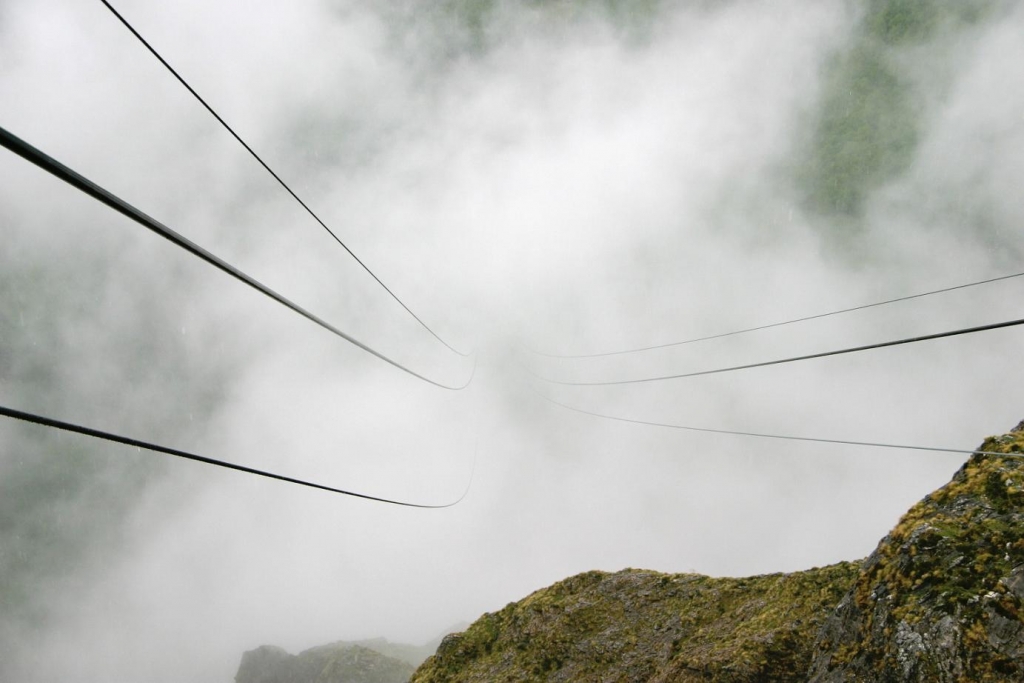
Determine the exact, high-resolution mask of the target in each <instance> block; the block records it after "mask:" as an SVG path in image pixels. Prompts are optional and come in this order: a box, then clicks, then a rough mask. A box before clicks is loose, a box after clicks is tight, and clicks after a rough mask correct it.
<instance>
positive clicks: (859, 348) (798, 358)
mask: <svg viewBox="0 0 1024 683" xmlns="http://www.w3.org/2000/svg"><path fill="white" fill-rule="evenodd" d="M1022 324H1024V318H1021V319H1018V320H1007V321H1006V322H1001V323H991V324H989V325H979V326H977V327H965V328H963V329H959V330H951V331H949V332H938V333H936V334H926V335H921V336H918V337H909V338H907V339H896V340H893V341H887V342H879V343H877V344H865V345H864V346H854V347H850V348H846V349H836V350H834V351H823V352H821V353H811V354H807V355H805V356H794V357H792V358H780V359H778V360H769V361H764V362H761V363H748V364H746V365H734V366H732V367H727V368H716V369H714V370H700V371H698V372H685V373H680V374H678V375H659V376H657V377H641V378H637V379H620V380H608V381H601V382H566V381H562V380H557V379H551V378H549V377H544V376H542V375H538V374H536V373H534V372H530V374H531V375H533V376H534V377H536V378H537V379H539V380H543V381H545V382H548V383H550V384H562V385H566V386H575V387H596V386H612V385H618V384H640V383H642V382H661V381H664V380H670V379H683V378H685V377H700V376H702V375H715V374H718V373H722V372H733V371H735V370H749V369H751V368H763V367H767V366H769V365H782V364H783V363H795V362H797V361H803V360H811V359H814V358H827V357H828V356H838V355H842V354H845V353H857V352H859V351H870V350H872V349H882V348H886V347H889V346H899V345H901V344H914V343H917V342H923V341H929V340H931V339H942V338H944V337H955V336H958V335H962V334H973V333H975V332H986V331H988V330H998V329H1001V328H1004V327H1013V326H1015V325H1022Z"/></svg>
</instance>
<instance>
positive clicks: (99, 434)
mask: <svg viewBox="0 0 1024 683" xmlns="http://www.w3.org/2000/svg"><path fill="white" fill-rule="evenodd" d="M0 415H4V416H5V417H10V418H13V419H15V420H22V421H23V422H30V423H32V424H37V425H41V426H43V427H50V428H52V429H60V430H63V431H66V432H73V433H75V434H82V435H84V436H91V437H93V438H95V439H102V440H104V441H112V442H114V443H119V444H124V445H125V446H135V447H136V448H144V449H146V450H148V451H154V452H156V453H163V454H165V455H173V456H174V457H176V458H183V459H185V460H192V461H195V462H201V463H203V464H206V465H214V466H215V467H223V468H226V469H229V470H235V471H236V472H244V473H246V474H254V475H256V476H258V477H266V478H267V479H276V480H277V481H283V482H286V483H288V484H296V485H298V486H308V487H309V488H313V489H319V490H321V491H327V492H329V493H340V494H341V495H343V496H353V497H354V498H363V499H365V500H373V501H376V502H378V503H388V504H389V505H401V506H403V507H411V508H428V509H440V508H450V507H452V506H453V505H457V504H458V503H460V502H461V501H462V499H463V498H465V497H466V495H467V494H468V493H469V489H470V486H471V485H472V482H473V479H472V474H471V475H470V483H469V484H467V486H466V490H465V491H464V492H463V493H462V495H461V496H459V498H458V500H455V501H454V502H451V503H444V504H443V505H427V504H424V503H409V502H406V501H401V500H392V499H390V498H380V497H378V496H371V495H367V494H365V493H356V492H355V491H346V490H344V489H338V488H334V487H333V486H327V485H325V484H318V483H316V482H312V481H305V480H303V479H295V478H294V477H286V476H285V475H283V474H275V473H273V472H267V471H266V470H258V469H256V468H254V467H246V466H245V465H236V464H234V463H230V462H226V461H224V460H217V459H215V458H208V457H206V456H203V455H197V454H195V453H189V452H188V451H180V450H178V449H176V448H168V447H167V446H161V445H159V444H155V443H149V442H148V441H142V440H140V439H133V438H131V437H129V436H121V435H119V434H113V433H111V432H105V431H102V430H99V429H93V428H91V427H83V426H82V425H77V424H73V423H71V422H63V421H61V420H55V419H53V418H50V417H45V416H43V415H36V414H34V413H27V412H24V411H21V410H15V409H14V408H8V407H6V406H0ZM473 468H474V472H475V469H476V456H475V455H474V456H473Z"/></svg>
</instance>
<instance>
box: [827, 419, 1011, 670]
mask: <svg viewBox="0 0 1024 683" xmlns="http://www.w3.org/2000/svg"><path fill="white" fill-rule="evenodd" d="M979 450H983V451H995V452H1002V453H1007V454H1008V455H1016V454H1017V453H1020V452H1021V451H1022V450H1024V422H1022V423H1021V424H1020V425H1018V426H1017V428H1016V429H1015V430H1014V431H1013V432H1011V433H1010V434H1007V435H1004V436H1000V437H994V438H990V439H988V440H986V441H985V443H983V444H982V445H981V447H980V448H979ZM815 652H816V654H815V657H814V660H813V663H812V665H811V668H810V672H809V676H810V681H811V683H845V682H848V681H849V682H852V681H858V682H866V683H874V682H877V683H912V682H913V683H917V682H921V683H924V682H928V683H960V682H963V681H972V682H973V681H1007V682H1009V681H1014V682H1019V681H1024V459H1022V458H1019V457H1007V458H1001V457H998V456H980V455H974V456H972V457H971V459H970V460H969V461H968V462H967V464H965V465H964V466H963V468H961V469H960V471H959V472H957V474H956V476H954V478H953V480H952V481H951V482H950V483H949V484H947V485H946V486H944V487H943V488H941V489H939V490H938V491H935V492H934V493H932V494H931V495H929V496H927V497H926V498H925V499H924V500H922V501H921V502H920V503H918V504H917V505H915V506H914V507H913V508H911V509H910V511H908V512H907V514H906V515H905V516H904V517H903V519H902V520H901V521H900V523H899V524H898V525H897V526H896V528H895V529H893V531H892V532H890V534H889V535H888V536H886V537H885V538H884V539H882V542H881V543H879V545H878V548H877V549H876V550H875V552H874V553H872V555H871V556H870V557H868V559H867V560H865V562H864V565H863V567H862V569H861V572H860V574H859V576H858V577H857V579H856V581H855V583H854V586H853V588H852V589H851V590H850V592H849V593H848V594H847V595H846V596H845V597H844V598H843V600H842V602H840V604H839V606H838V607H836V609H835V611H834V612H833V614H832V615H831V616H829V618H828V619H827V620H826V621H825V623H824V625H823V626H822V628H821V631H820V633H819V635H818V642H817V646H816V648H815Z"/></svg>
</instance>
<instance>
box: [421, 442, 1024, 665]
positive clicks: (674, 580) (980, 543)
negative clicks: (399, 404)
mask: <svg viewBox="0 0 1024 683" xmlns="http://www.w3.org/2000/svg"><path fill="white" fill-rule="evenodd" d="M978 450H979V451H986V452H990V453H996V455H991V454H989V455H982V454H979V453H975V454H974V455H972V456H971V457H970V459H969V460H968V461H967V463H966V464H965V465H964V466H963V467H962V468H961V469H960V471H958V472H957V473H956V475H955V476H954V477H953V480H952V481H951V482H950V483H949V484H947V485H946V486H944V487H942V488H941V489H939V490H938V491H935V492H934V493H932V494H930V495H929V496H927V497H926V498H925V499H924V500H922V501H921V502H920V503H918V504H917V505H915V506H914V507H913V508H911V509H910V511H908V512H907V514H906V515H904V517H903V519H902V520H900V522H899V524H898V525H897V526H896V528H895V529H893V531H892V532H891V533H890V534H889V535H888V536H886V537H885V538H884V539H883V540H882V541H881V543H880V544H879V546H878V548H877V549H876V550H875V552H874V553H872V554H871V556H870V557H868V558H867V559H866V560H864V561H863V562H857V563H841V564H837V565H833V566H830V567H824V568H820V569H811V570H808V571H804V572H796V573H793V574H773V575H767V576H755V577H751V578H746V579H715V578H709V577H706V576H699V575H693V574H660V573H657V572H652V571H640V570H634V569H627V570H625V571H621V572H617V573H614V574H609V573H605V572H596V571H595V572H587V573H584V574H580V575H578V576H574V577H572V578H569V579H566V580H565V581H561V582H559V583H557V584H555V585H553V586H551V587H549V588H545V589H542V590H539V591H537V592H535V593H533V594H532V595H530V596H528V597H526V598H525V599H523V600H521V601H519V602H516V603H512V604H509V605H508V606H506V607H505V608H504V609H502V610H500V611H498V612H495V613H491V614H485V615H484V616H482V617H481V618H480V619H478V620H477V621H476V622H475V623H473V624H472V625H471V626H470V627H469V628H468V629H466V631H464V632H463V633H458V634H453V635H450V636H448V637H447V638H445V639H444V641H442V643H441V645H440V647H439V648H438V650H437V652H436V653H435V654H434V656H433V657H431V658H429V659H428V660H427V661H426V662H424V664H423V665H422V666H421V667H420V668H419V669H417V671H416V673H415V674H414V675H413V677H412V683H490V682H491V681H504V682H507V683H517V682H525V681H551V682H563V681H565V682H568V681H595V682H597V681H601V682H604V681H609V682H611V681H616V682H617V681H622V682H630V683H633V682H639V681H647V682H648V683H670V682H671V683H696V682H697V681H701V682H703V683H707V682H709V681H722V682H729V683H746V682H749V683H754V682H755V681H756V682H758V683H760V682H767V681H772V682H781V683H785V682H794V683H796V682H798V681H799V682H800V683H804V682H807V681H811V682H813V683H847V682H851V683H852V682H853V681H858V682H867V683H911V682H914V683H918V682H920V683H925V682H927V683H954V682H956V683H966V682H972V683H973V682H975V681H1006V682H1010V681H1013V682H1015V683H1019V682H1020V681H1024V606H1022V605H1024V458H1020V457H1015V456H1016V455H1017V454H1024V422H1022V423H1021V424H1020V425H1018V426H1017V428H1016V429H1014V430H1013V431H1012V432H1011V433H1010V434H1007V435H1005V436H1001V437H993V438H990V439H987V440H986V441H985V442H984V443H983V444H982V445H981V447H980V448H979V449H978ZM999 454H1005V456H1008V457H1003V456H1001V455H999Z"/></svg>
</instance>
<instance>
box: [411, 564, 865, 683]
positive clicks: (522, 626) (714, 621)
mask: <svg viewBox="0 0 1024 683" xmlns="http://www.w3.org/2000/svg"><path fill="white" fill-rule="evenodd" d="M856 573H857V565H856V564H854V563H841V564H837V565H833V566H830V567H824V568H821V569H812V570H809V571H805V572H798V573H794V574H770V575H767V576H756V577H751V578H743V579H731V578H722V579H715V578H709V577H707V576H701V575H697V574H661V573H658V572H652V571H642V570H636V569H627V570H624V571H621V572H617V573H614V574H609V573H605V572H598V571H592V572H587V573H585V574H580V575H578V576H574V577H572V578H569V579H566V580H565V581H561V582H559V583H557V584H555V585H554V586H551V587H550V588H545V589H543V590H540V591H537V592H536V593H534V594H532V595H530V596H529V597H527V598H526V599H524V600H522V601H520V602H517V603H512V604H510V605H508V606H507V607H505V608H504V609H503V610H501V611H499V612H496V613H494V614H485V615H484V616H483V617H481V618H480V619H479V620H478V621H477V622H476V623H474V624H473V625H472V626H470V628H469V629H467V630H466V631H465V632H464V633H461V634H454V635H451V636H449V637H448V638H446V639H445V640H444V641H443V642H442V643H441V646H440V647H439V648H438V651H437V653H436V654H435V655H434V656H433V657H432V658H430V659H428V660H427V662H426V663H425V664H424V665H423V666H422V667H420V669H419V670H418V671H417V672H416V674H415V676H413V679H412V680H413V681H414V682H415V683H447V682H454V681H465V682H469V681H474V682H475V681H480V682H483V681H510V682H511V681H540V680H543V681H597V680H601V681H659V682H662V681H664V682H667V681H690V680H694V681H696V680H708V679H709V677H710V678H711V679H713V680H722V681H725V680H729V681H763V680H772V681H797V680H803V678H802V676H803V675H804V673H805V672H806V669H807V663H808V662H809V658H810V654H811V645H812V644H813V638H814V634H815V633H816V631H817V629H818V626H819V625H820V624H821V623H822V622H823V620H824V618H825V617H826V616H827V615H828V613H829V611H830V610H831V608H832V607H833V606H834V605H835V604H836V602H837V601H838V600H839V598H840V597H841V596H842V594H843V593H844V592H845V591H846V589H847V588H848V587H849V586H850V585H851V583H852V581H853V579H854V577H855V576H856ZM794 672H798V673H797V674H796V675H794Z"/></svg>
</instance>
